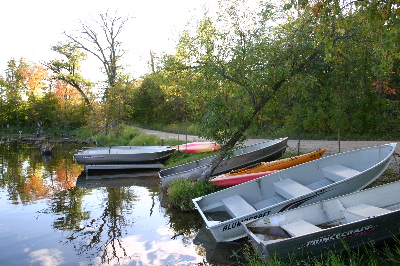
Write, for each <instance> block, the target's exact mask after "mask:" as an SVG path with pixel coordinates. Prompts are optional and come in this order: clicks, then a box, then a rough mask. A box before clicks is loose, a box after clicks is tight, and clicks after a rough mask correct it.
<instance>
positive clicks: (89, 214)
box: [0, 142, 240, 266]
mask: <svg viewBox="0 0 400 266" xmlns="http://www.w3.org/2000/svg"><path fill="white" fill-rule="evenodd" d="M81 147H82V145H76V144H61V143H56V144H55V148H54V150H53V155H52V156H42V155H41V153H40V150H39V148H38V146H37V144H33V143H31V144H29V143H22V142H2V143H0V156H1V158H0V167H1V169H0V171H1V175H0V250H1V253H0V265H51V266H54V265H197V264H199V263H200V264H201V263H203V262H209V263H218V264H220V265H229V264H231V262H232V261H234V259H232V258H231V257H230V255H231V254H232V251H231V250H234V251H237V250H238V249H240V244H238V243H228V244H223V243H218V244H217V243H215V242H213V241H212V240H210V239H209V238H208V236H207V230H205V229H204V225H203V222H202V220H201V217H200V215H199V214H198V213H197V212H193V213H180V212H174V211H171V210H170V209H166V208H163V207H162V206H161V203H160V195H161V193H162V192H161V191H162V189H161V185H160V180H159V177H158V175H157V171H154V170H152V171H145V172H143V171H142V172H134V171H125V172H115V171H114V172H107V171H102V172H96V173H95V172H93V173H90V174H89V175H87V174H86V173H85V172H84V167H83V165H78V164H76V163H75V162H74V159H73V154H74V153H76V152H77V150H78V149H80V148H81ZM104 177H108V178H105V179H104Z"/></svg>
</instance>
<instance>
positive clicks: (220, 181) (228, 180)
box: [210, 170, 279, 187]
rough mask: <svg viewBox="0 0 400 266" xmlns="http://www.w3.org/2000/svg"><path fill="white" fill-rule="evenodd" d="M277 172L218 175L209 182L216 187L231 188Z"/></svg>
mask: <svg viewBox="0 0 400 266" xmlns="http://www.w3.org/2000/svg"><path fill="white" fill-rule="evenodd" d="M278 171H279V170H272V171H266V172H258V173H251V174H243V175H234V176H224V175H220V176H217V177H214V178H212V179H211V180H210V181H211V182H212V183H213V184H214V185H216V186H217V187H231V186H236V185H239V184H241V183H244V182H247V181H250V180H253V179H256V178H259V177H262V176H265V175H269V174H272V173H275V172H278Z"/></svg>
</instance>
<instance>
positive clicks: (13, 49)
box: [0, 0, 217, 78]
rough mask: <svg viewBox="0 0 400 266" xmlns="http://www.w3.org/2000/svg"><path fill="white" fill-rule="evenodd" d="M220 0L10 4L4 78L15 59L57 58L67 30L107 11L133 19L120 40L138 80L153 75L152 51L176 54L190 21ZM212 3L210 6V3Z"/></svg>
mask: <svg viewBox="0 0 400 266" xmlns="http://www.w3.org/2000/svg"><path fill="white" fill-rule="evenodd" d="M216 2H217V0H146V1H143V0H113V1H110V0H107V1H104V0H68V1H60V0H10V1H3V3H2V5H1V9H0V25H1V26H0V27H1V41H0V75H3V73H4V70H5V69H6V68H7V61H9V60H10V59H12V58H14V59H17V60H18V59H20V58H25V59H26V60H28V61H34V62H37V63H39V62H40V61H45V60H49V59H52V58H55V56H56V54H55V53H54V52H52V51H51V49H50V48H51V46H52V45H55V44H57V42H58V41H62V40H65V37H64V36H63V35H62V32H63V31H67V32H73V31H74V30H75V29H77V28H78V27H79V20H82V21H90V20H91V19H92V18H94V19H98V18H99V14H100V13H105V12H106V11H107V10H109V12H110V13H111V14H115V13H116V12H117V14H118V15H120V16H130V17H131V19H129V21H128V22H127V24H126V27H125V30H124V32H123V33H124V34H123V37H122V38H121V41H122V42H123V43H124V48H125V49H126V50H127V51H128V52H127V54H126V55H125V60H126V61H125V62H124V63H126V64H130V68H129V69H128V70H129V72H131V73H133V74H134V76H136V77H137V76H139V75H142V74H144V73H148V72H149V69H148V67H147V62H148V61H149V53H150V50H152V51H154V52H155V53H161V52H168V53H173V52H174V48H175V45H176V42H177V40H178V37H179V35H180V33H181V32H182V30H183V29H184V28H185V26H186V25H187V23H188V22H193V21H195V20H196V19H199V18H200V17H201V16H202V14H203V11H204V7H205V6H206V7H207V8H213V6H215V4H216ZM210 3H211V4H210ZM93 66H94V64H92V63H90V62H87V63H85V64H84V69H83V72H84V74H85V75H87V76H88V77H87V78H95V77H96V75H97V74H96V73H98V72H99V70H98V66H96V67H93Z"/></svg>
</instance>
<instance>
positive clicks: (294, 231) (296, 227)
mask: <svg viewBox="0 0 400 266" xmlns="http://www.w3.org/2000/svg"><path fill="white" fill-rule="evenodd" d="M281 227H282V228H283V229H284V230H285V231H286V232H287V233H288V234H289V235H290V236H301V235H306V234H311V233H314V232H317V231H320V230H322V228H319V227H318V226H316V225H313V224H311V223H309V222H307V221H304V220H298V221H296V222H293V223H288V224H285V225H281Z"/></svg>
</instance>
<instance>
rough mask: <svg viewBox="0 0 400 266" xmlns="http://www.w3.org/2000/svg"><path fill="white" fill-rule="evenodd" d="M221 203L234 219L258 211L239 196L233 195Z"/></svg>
mask: <svg viewBox="0 0 400 266" xmlns="http://www.w3.org/2000/svg"><path fill="white" fill-rule="evenodd" d="M221 201H222V203H223V204H224V205H225V206H226V209H227V212H228V213H229V214H230V215H231V216H232V217H233V218H235V217H239V216H242V215H245V214H248V213H251V212H254V211H256V209H254V207H253V206H251V205H250V204H249V203H248V202H247V201H246V200H245V199H243V198H242V197H241V196H239V195H233V196H230V197H228V198H224V199H222V200H221Z"/></svg>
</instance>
